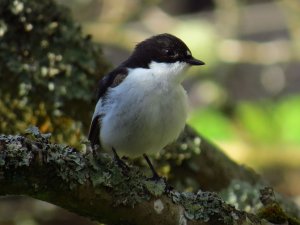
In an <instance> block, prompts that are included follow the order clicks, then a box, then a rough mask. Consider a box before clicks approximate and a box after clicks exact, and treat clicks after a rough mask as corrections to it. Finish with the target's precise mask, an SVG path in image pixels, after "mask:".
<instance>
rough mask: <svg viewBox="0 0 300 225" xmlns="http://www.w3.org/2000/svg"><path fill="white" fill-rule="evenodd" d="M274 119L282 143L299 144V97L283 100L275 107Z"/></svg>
mask: <svg viewBox="0 0 300 225" xmlns="http://www.w3.org/2000/svg"><path fill="white" fill-rule="evenodd" d="M274 116H275V119H276V121H277V123H278V124H279V125H280V131H281V137H282V140H283V141H286V142H294V143H300V96H292V97H288V98H284V99H283V100H282V101H280V102H279V104H278V105H277V106H276V110H275V115H274Z"/></svg>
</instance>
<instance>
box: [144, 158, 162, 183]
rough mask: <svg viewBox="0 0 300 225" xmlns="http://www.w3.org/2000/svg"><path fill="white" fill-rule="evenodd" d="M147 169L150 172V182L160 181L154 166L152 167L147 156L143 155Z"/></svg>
mask: <svg viewBox="0 0 300 225" xmlns="http://www.w3.org/2000/svg"><path fill="white" fill-rule="evenodd" d="M143 156H144V158H145V160H146V162H147V164H148V166H149V168H150V169H151V172H152V178H151V179H152V180H160V178H161V177H160V176H159V175H158V173H157V172H156V170H155V169H154V166H153V165H152V163H151V161H150V159H149V158H148V156H147V155H146V154H145V153H144V154H143Z"/></svg>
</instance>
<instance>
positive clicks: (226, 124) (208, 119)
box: [188, 108, 236, 140]
mask: <svg viewBox="0 0 300 225" xmlns="http://www.w3.org/2000/svg"><path fill="white" fill-rule="evenodd" d="M188 123H189V124H190V125H191V126H192V127H193V128H195V129H196V130H197V131H198V132H199V133H201V134H202V135H204V136H206V137H207V138H210V139H219V140H225V139H233V138H234V137H235V136H236V135H235V132H234V129H233V127H232V124H231V122H230V120H229V119H228V118H226V117H225V116H224V115H222V114H221V113H220V112H218V111H217V110H216V109H213V108H206V109H201V110H198V111H196V112H194V113H193V114H192V115H191V117H190V119H189V121H188Z"/></svg>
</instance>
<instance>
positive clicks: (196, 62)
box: [185, 57, 205, 66]
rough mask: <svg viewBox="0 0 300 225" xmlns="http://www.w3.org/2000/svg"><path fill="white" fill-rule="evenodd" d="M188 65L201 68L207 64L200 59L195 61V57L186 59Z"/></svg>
mask: <svg viewBox="0 0 300 225" xmlns="http://www.w3.org/2000/svg"><path fill="white" fill-rule="evenodd" d="M185 62H186V63H188V64H190V65H192V66H201V65H205V63H204V62H203V61H201V60H199V59H195V58H193V57H191V58H189V59H186V60H185Z"/></svg>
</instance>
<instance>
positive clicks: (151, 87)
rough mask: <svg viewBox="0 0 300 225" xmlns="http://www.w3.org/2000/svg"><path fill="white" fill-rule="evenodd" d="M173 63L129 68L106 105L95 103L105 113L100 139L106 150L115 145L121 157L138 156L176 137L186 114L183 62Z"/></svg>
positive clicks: (182, 125)
mask: <svg viewBox="0 0 300 225" xmlns="http://www.w3.org/2000/svg"><path fill="white" fill-rule="evenodd" d="M174 64H175V63H174ZM175 66H176V68H175V69H174V68H173V67H171V68H170V66H169V67H166V65H165V64H161V63H160V64H154V65H153V66H152V67H150V69H134V70H131V71H129V74H128V76H127V78H126V79H125V80H124V81H123V82H122V83H121V84H120V85H119V86H117V87H115V88H112V89H110V90H109V92H108V95H107V96H106V99H107V100H106V101H108V104H106V106H105V107H100V106H98V112H99V111H100V112H101V113H103V115H104V117H103V119H102V123H101V130H100V140H101V144H102V146H103V147H104V148H105V149H107V150H111V148H112V147H114V148H115V149H116V151H117V152H118V154H119V155H120V156H123V155H125V156H129V157H137V156H140V155H142V154H143V153H150V154H151V153H156V152H158V151H159V150H161V149H162V148H163V147H165V146H166V145H167V144H169V143H170V142H172V141H174V140H175V139H176V138H177V137H178V136H179V134H180V132H181V131H182V130H183V128H184V126H185V121H186V117H187V96H186V92H185V91H184V89H183V88H182V86H181V84H180V80H181V79H182V78H181V77H182V76H181V75H179V74H178V71H179V72H182V69H184V67H185V65H180V64H179V65H178V63H177V64H176V65H174V67H175ZM178 67H179V69H178ZM97 105H99V104H97ZM99 107H100V108H99ZM96 111H97V108H96Z"/></svg>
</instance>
